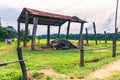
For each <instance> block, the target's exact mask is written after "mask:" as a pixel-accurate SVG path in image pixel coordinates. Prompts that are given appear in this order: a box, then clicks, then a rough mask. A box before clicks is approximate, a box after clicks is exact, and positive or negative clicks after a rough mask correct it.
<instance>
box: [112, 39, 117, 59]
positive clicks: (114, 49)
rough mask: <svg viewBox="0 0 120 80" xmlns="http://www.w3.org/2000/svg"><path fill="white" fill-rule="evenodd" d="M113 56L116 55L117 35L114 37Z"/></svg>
mask: <svg viewBox="0 0 120 80" xmlns="http://www.w3.org/2000/svg"><path fill="white" fill-rule="evenodd" d="M112 57H116V41H115V37H114V38H113V51H112Z"/></svg>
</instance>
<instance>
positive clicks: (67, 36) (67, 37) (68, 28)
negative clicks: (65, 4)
mask: <svg viewBox="0 0 120 80" xmlns="http://www.w3.org/2000/svg"><path fill="white" fill-rule="evenodd" d="M69 30H70V21H68V27H67V34H66V39H67V40H68V39H69Z"/></svg>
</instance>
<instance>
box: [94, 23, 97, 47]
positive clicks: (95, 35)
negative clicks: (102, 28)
mask: <svg viewBox="0 0 120 80" xmlns="http://www.w3.org/2000/svg"><path fill="white" fill-rule="evenodd" d="M93 28H94V37H95V43H96V45H98V41H97V34H96V25H95V22H93Z"/></svg>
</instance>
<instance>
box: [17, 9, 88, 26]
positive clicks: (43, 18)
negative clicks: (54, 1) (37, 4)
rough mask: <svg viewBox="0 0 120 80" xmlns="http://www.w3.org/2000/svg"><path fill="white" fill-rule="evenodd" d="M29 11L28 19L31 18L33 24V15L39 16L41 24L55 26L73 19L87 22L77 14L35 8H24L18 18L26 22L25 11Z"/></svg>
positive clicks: (30, 22) (30, 21) (73, 20)
mask: <svg viewBox="0 0 120 80" xmlns="http://www.w3.org/2000/svg"><path fill="white" fill-rule="evenodd" d="M26 11H27V12H28V19H29V22H28V23H29V24H33V17H34V16H37V17H38V24H40V25H53V26H60V25H62V24H64V23H65V22H66V21H71V22H78V23H82V22H86V21H84V20H81V19H79V18H78V17H76V16H73V17H72V16H65V15H60V14H54V13H49V12H43V11H39V10H35V9H30V8H24V9H23V10H22V12H21V14H20V16H19V18H18V21H19V22H21V23H25V12H26Z"/></svg>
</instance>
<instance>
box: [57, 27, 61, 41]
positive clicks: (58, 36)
mask: <svg viewBox="0 0 120 80" xmlns="http://www.w3.org/2000/svg"><path fill="white" fill-rule="evenodd" d="M60 31H61V26H59V29H58V35H57V38H58V39H60Z"/></svg>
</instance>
